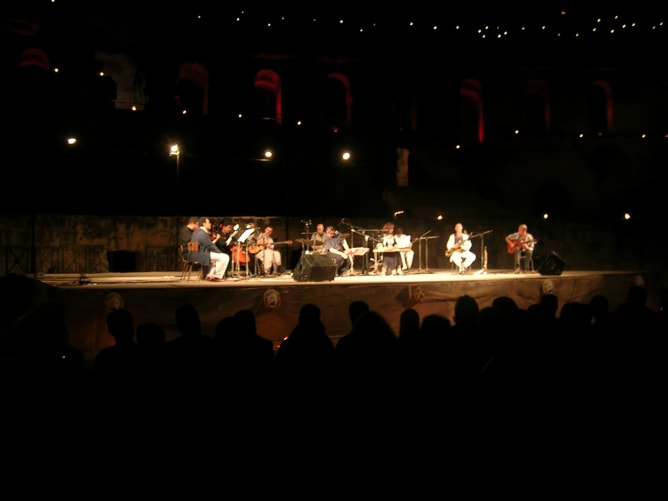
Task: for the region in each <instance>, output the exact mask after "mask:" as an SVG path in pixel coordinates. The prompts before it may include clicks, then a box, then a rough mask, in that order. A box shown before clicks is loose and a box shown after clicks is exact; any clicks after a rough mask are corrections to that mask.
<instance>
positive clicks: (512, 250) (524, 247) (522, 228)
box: [506, 223, 537, 273]
mask: <svg viewBox="0 0 668 501" xmlns="http://www.w3.org/2000/svg"><path fill="white" fill-rule="evenodd" d="M536 242H537V240H536V239H535V238H534V237H533V235H532V234H531V233H529V231H528V227H527V225H526V224H524V223H522V224H520V225H519V226H518V227H517V231H516V232H514V233H510V234H509V235H506V243H507V244H508V253H509V254H512V255H513V262H514V264H515V273H524V272H525V271H526V270H525V269H524V268H526V266H527V264H526V263H529V262H531V259H532V257H533V249H534V246H535V245H536ZM522 258H524V261H523V260H522ZM523 263H525V264H524V266H523Z"/></svg>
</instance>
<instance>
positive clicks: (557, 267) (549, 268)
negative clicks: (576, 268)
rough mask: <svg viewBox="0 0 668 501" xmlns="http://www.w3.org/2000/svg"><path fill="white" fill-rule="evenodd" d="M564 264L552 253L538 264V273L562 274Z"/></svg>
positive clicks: (557, 255)
mask: <svg viewBox="0 0 668 501" xmlns="http://www.w3.org/2000/svg"><path fill="white" fill-rule="evenodd" d="M565 264H566V262H565V261H564V260H563V259H562V258H561V256H559V254H557V253H556V252H553V253H552V254H550V255H549V256H547V257H546V258H545V259H543V262H541V263H540V266H539V267H538V270H537V271H538V273H540V274H541V275H561V274H562V273H563V272H564V265H565Z"/></svg>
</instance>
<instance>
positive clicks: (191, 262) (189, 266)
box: [179, 242, 203, 280]
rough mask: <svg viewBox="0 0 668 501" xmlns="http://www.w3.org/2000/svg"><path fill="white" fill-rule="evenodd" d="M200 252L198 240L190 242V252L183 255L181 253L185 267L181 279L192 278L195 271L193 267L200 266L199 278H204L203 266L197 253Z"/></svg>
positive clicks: (182, 269)
mask: <svg viewBox="0 0 668 501" xmlns="http://www.w3.org/2000/svg"><path fill="white" fill-rule="evenodd" d="M198 252H199V243H198V242H188V252H187V254H186V255H185V257H184V256H183V253H181V252H180V253H179V254H180V255H181V262H182V263H183V267H182V268H181V280H190V274H191V272H192V271H193V267H199V280H202V271H203V270H202V268H203V266H201V265H200V263H199V261H198V260H197V254H198Z"/></svg>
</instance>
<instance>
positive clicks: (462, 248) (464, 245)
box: [445, 239, 471, 257]
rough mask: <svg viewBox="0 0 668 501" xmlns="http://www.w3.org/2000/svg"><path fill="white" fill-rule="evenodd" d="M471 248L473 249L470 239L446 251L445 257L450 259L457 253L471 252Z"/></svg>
mask: <svg viewBox="0 0 668 501" xmlns="http://www.w3.org/2000/svg"><path fill="white" fill-rule="evenodd" d="M470 248H471V240H470V239H466V240H462V241H461V242H459V243H456V244H455V245H454V246H453V247H451V248H450V249H445V257H450V256H452V255H453V254H454V253H455V252H463V251H465V250H469V249H470Z"/></svg>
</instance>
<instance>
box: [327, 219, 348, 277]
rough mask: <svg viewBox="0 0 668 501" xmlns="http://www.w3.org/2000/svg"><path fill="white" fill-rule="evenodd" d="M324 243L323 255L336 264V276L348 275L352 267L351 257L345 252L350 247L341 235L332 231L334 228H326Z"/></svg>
mask: <svg viewBox="0 0 668 501" xmlns="http://www.w3.org/2000/svg"><path fill="white" fill-rule="evenodd" d="M325 234H326V235H327V236H326V237H325V242H324V246H323V249H324V251H325V255H327V256H329V257H330V258H332V261H334V264H336V274H337V276H347V275H350V267H351V266H352V261H353V257H352V256H349V255H348V254H347V253H346V252H347V251H348V250H350V246H349V245H348V242H347V241H346V239H345V238H343V235H341V234H340V233H339V232H337V231H336V230H335V229H334V226H328V227H327V228H326V229H325Z"/></svg>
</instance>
